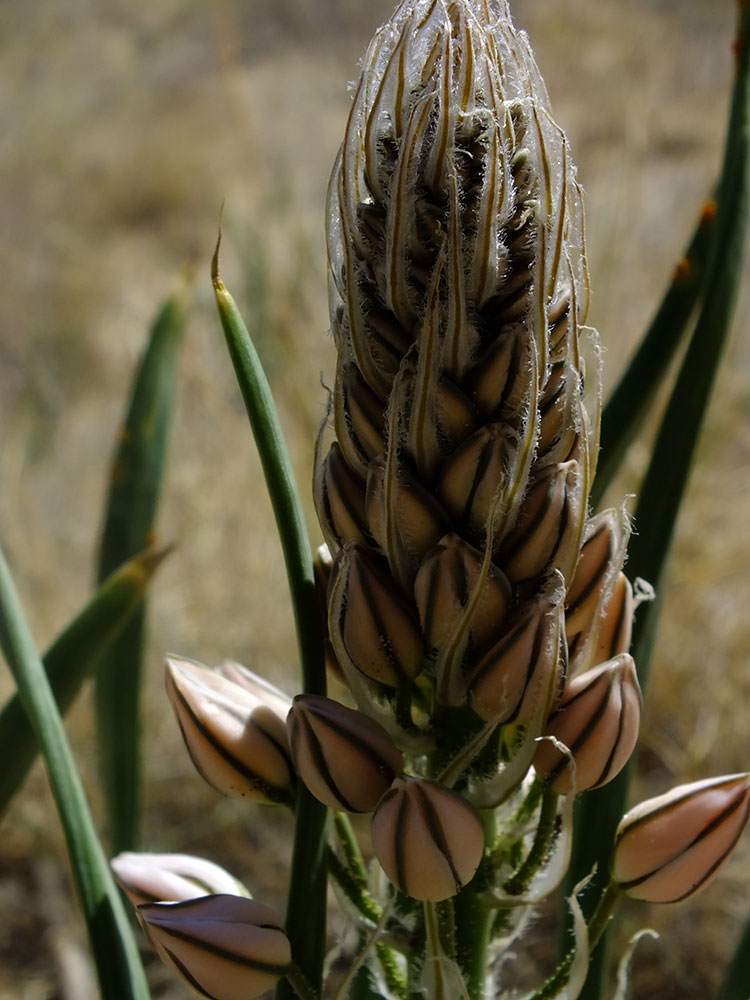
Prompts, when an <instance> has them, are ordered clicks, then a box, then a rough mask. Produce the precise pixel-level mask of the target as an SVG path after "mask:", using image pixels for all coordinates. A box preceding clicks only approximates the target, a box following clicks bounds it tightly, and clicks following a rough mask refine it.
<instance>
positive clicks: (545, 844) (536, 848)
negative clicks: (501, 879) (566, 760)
mask: <svg viewBox="0 0 750 1000" xmlns="http://www.w3.org/2000/svg"><path fill="white" fill-rule="evenodd" d="M557 828H558V819H557V795H556V794H555V792H551V791H549V789H545V791H544V795H543V796H542V808H541V809H540V810H539V822H538V824H537V828H536V834H535V836H534V843H533V844H532V845H531V850H530V851H529V854H528V857H527V858H526V860H525V861H524V862H523V864H522V865H521V867H520V868H519V869H518V871H516V872H514V874H513V875H512V876H511V877H510V878H509V879H508V881H507V882H506V883H505V885H504V886H503V888H504V889H505V891H506V892H507V893H508V895H509V896H520V895H522V893H523V892H525V890H526V889H527V888H528V886H529V883H530V882H531V880H532V879H533V878H534V876H535V875H536V873H537V872H538V871H539V869H540V868H541V867H542V865H543V864H544V862H545V861H546V860H547V856H548V854H549V849H550V844H551V843H552V840H553V838H554V836H555V833H556V832H557Z"/></svg>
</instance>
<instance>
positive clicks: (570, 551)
mask: <svg viewBox="0 0 750 1000" xmlns="http://www.w3.org/2000/svg"><path fill="white" fill-rule="evenodd" d="M582 489H583V485H582V481H581V475H580V469H579V467H578V462H563V463H560V464H559V465H550V466H547V467H546V468H544V469H542V470H541V472H539V473H538V475H537V476H536V478H535V479H534V481H533V482H532V484H531V486H530V488H529V491H528V493H527V495H526V497H525V499H524V501H523V505H522V507H521V512H520V514H519V517H518V520H517V521H516V524H515V525H514V527H513V530H512V531H511V532H510V534H509V535H507V536H506V538H505V539H504V540H503V544H502V547H501V550H500V555H499V556H498V562H499V563H500V565H501V566H502V567H503V572H504V573H505V575H506V576H507V577H508V579H510V580H512V581H513V582H514V583H516V582H520V581H522V580H532V579H533V578H534V577H536V576H539V575H540V574H542V573H545V572H550V571H551V570H552V569H559V570H560V572H561V573H562V574H563V577H564V578H565V579H569V577H570V576H571V575H572V573H573V569H574V567H575V564H576V560H577V558H578V542H579V537H580V533H581V527H582V520H581V519H582V517H583V512H582V509H581V508H582V505H581V493H582Z"/></svg>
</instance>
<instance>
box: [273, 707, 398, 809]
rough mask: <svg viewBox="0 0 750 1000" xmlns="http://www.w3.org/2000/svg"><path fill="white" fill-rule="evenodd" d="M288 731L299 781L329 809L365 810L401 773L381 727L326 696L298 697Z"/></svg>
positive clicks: (290, 717) (394, 749) (392, 748)
mask: <svg viewBox="0 0 750 1000" xmlns="http://www.w3.org/2000/svg"><path fill="white" fill-rule="evenodd" d="M287 727H288V730H289V744H290V746H291V749H292V756H293V758H294V763H295V765H296V767H297V772H298V774H299V776H300V778H301V779H302V781H303V782H304V783H305V785H306V786H307V788H308V790H309V791H310V792H312V794H313V795H314V796H315V797H316V798H317V799H319V801H321V802H322V803H323V804H324V805H327V806H330V808H331V809H343V810H345V811H346V812H370V811H371V810H372V809H374V808H375V806H376V805H377V803H378V800H379V799H380V798H381V796H382V795H384V794H385V792H386V791H387V790H388V788H389V787H390V784H391V782H392V781H393V779H394V778H395V776H396V774H397V773H398V772H399V771H400V770H401V766H402V760H401V752H400V751H399V750H398V748H397V747H396V746H395V745H394V743H393V741H392V740H391V738H390V736H389V735H388V734H387V733H386V731H385V730H384V729H383V727H382V726H380V725H379V724H378V723H377V722H375V721H374V720H373V719H371V718H370V717H369V716H367V715H364V714H363V713H362V712H358V711H355V710H354V709H351V708H347V707H346V706H345V705H341V704H339V703H338V702H337V701H333V700H331V699H330V698H323V697H321V696H319V695H309V694H308V695H299V696H298V697H297V698H295V699H294V705H293V706H292V710H291V711H290V713H289V717H288V719H287Z"/></svg>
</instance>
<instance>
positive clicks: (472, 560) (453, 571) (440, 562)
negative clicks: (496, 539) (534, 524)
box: [414, 533, 512, 648]
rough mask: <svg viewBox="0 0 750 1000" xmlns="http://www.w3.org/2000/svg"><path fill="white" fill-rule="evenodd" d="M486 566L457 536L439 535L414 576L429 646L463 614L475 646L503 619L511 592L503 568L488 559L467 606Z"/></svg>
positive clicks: (439, 643) (447, 633)
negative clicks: (437, 541)
mask: <svg viewBox="0 0 750 1000" xmlns="http://www.w3.org/2000/svg"><path fill="white" fill-rule="evenodd" d="M483 565H484V558H483V556H482V553H481V552H480V551H479V550H478V549H475V548H474V547H473V546H472V545H469V543H468V542H466V541H464V539H462V538H461V536H460V535H457V534H454V533H451V534H448V535H445V537H444V538H441V540H440V542H439V543H438V544H437V545H436V546H435V548H434V549H433V550H432V551H431V552H430V553H429V555H428V556H427V558H426V559H425V560H424V562H423V563H422V565H421V566H420V568H419V572H418V573H417V577H416V580H415V581H414V597H415V599H416V602H417V608H418V609H419V619H420V621H421V623H422V632H423V634H424V637H425V640H426V642H427V645H428V646H430V647H432V648H439V647H441V646H442V645H443V644H444V643H445V641H446V640H447V639H448V637H449V636H450V635H451V632H452V631H453V629H454V624H455V622H456V621H457V620H458V619H460V618H461V617H462V616H465V617H466V622H465V626H464V630H465V632H466V637H467V640H470V641H471V643H472V645H474V646H484V645H486V644H487V643H488V642H490V641H491V639H492V638H493V637H494V636H496V635H497V634H498V632H499V630H500V626H501V625H502V623H503V621H504V620H505V618H506V616H507V614H508V609H509V607H510V602H511V600H512V594H511V589H510V584H509V583H508V581H507V580H506V578H505V576H504V574H503V573H501V572H500V570H499V569H497V567H496V566H494V565H493V564H492V563H490V564H489V566H488V567H487V571H486V574H485V576H484V578H483V579H481V583H480V586H479V589H478V592H477V593H476V595H475V600H474V606H473V607H471V608H470V607H469V601H470V600H471V598H472V596H473V594H474V591H475V589H476V588H477V583H478V581H480V578H481V575H482V570H483Z"/></svg>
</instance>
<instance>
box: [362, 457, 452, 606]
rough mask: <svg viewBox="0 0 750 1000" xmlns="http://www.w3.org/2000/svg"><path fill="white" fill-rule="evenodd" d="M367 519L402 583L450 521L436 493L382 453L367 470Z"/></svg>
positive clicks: (406, 582) (410, 579)
mask: <svg viewBox="0 0 750 1000" xmlns="http://www.w3.org/2000/svg"><path fill="white" fill-rule="evenodd" d="M367 520H368V524H369V527H370V531H371V533H372V536H373V538H374V539H375V541H376V542H377V543H378V545H380V547H381V548H382V550H383V552H384V553H385V554H386V557H387V558H388V562H389V564H390V566H391V571H392V572H393V574H394V576H395V577H396V578H397V579H398V581H399V582H400V583H401V584H402V586H404V587H409V586H410V585H411V583H412V582H413V580H414V575H415V573H416V572H417V567H418V566H419V564H420V563H421V561H422V559H423V558H424V556H425V555H426V554H427V553H428V552H429V551H430V549H431V548H432V547H433V546H434V545H435V544H436V543H437V541H438V539H440V538H441V537H442V535H444V534H445V532H446V531H447V529H448V527H449V525H450V521H449V519H448V517H447V515H446V513H445V511H444V510H443V508H442V507H441V506H440V504H439V503H438V502H437V500H436V499H435V497H434V496H433V495H432V494H431V493H430V492H429V491H428V490H426V489H425V488H424V487H423V486H420V484H419V483H418V482H417V480H416V479H415V478H414V477H413V476H411V475H410V474H409V473H408V472H407V471H406V470H405V469H404V468H398V467H395V466H394V467H391V466H390V465H389V464H388V463H387V462H386V460H385V457H384V456H381V457H378V458H375V459H373V461H372V462H370V465H369V468H368V470H367Z"/></svg>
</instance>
